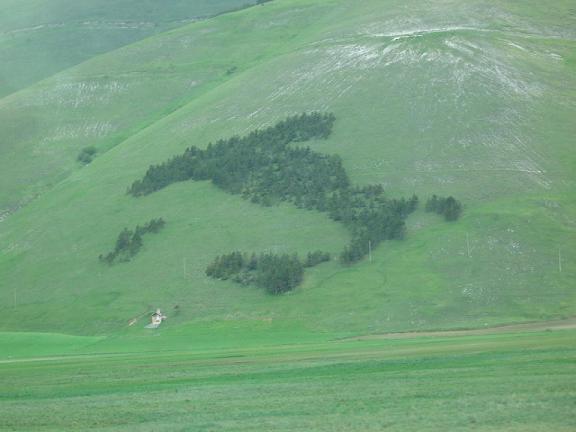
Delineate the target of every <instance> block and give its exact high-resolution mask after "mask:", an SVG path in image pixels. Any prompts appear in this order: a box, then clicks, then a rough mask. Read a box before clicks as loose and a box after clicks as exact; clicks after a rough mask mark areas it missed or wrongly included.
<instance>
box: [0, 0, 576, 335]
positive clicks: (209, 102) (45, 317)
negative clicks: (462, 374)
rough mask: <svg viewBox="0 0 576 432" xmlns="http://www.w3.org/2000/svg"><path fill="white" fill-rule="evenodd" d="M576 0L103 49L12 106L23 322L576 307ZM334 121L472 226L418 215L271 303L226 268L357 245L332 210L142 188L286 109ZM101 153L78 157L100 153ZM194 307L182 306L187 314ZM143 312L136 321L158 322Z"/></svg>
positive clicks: (449, 314) (362, 322)
mask: <svg viewBox="0 0 576 432" xmlns="http://www.w3.org/2000/svg"><path fill="white" fill-rule="evenodd" d="M570 7H571V6H570V2H569V1H558V2H555V3H554V5H546V7H544V6H541V5H540V3H539V2H536V1H529V2H523V3H522V5H519V4H518V5H517V4H510V2H505V1H499V0H492V1H489V0H482V1H480V0H479V1H472V0H470V1H465V2H462V1H456V0H454V1H432V2H426V3H425V4H422V2H419V1H411V2H408V3H407V2H406V1H393V0H387V1H386V7H382V0H366V1H363V2H351V1H345V0H330V1H317V0H284V1H275V2H271V3H268V4H266V5H265V6H263V7H257V8H251V9H247V10H244V11H241V12H237V13H233V14H229V15H225V16H220V17H218V18H215V19H211V20H209V21H205V22H201V23H195V24H192V25H189V26H186V27H183V28H181V29H178V30H175V31H172V32H169V33H166V34H163V35H159V36H156V37H154V38H150V39H147V40H144V41H142V42H139V43H137V44H135V45H131V46H129V47H126V48H123V49H121V50H119V51H116V52H113V53H109V54H106V55H103V56H99V57H97V58H95V59H93V60H91V61H90V62H87V63H84V64H82V65H80V66H78V67H76V68H74V69H71V70H68V71H66V73H63V74H61V75H57V76H55V77H53V78H51V79H49V80H46V81H44V82H42V83H40V84H38V85H36V86H33V87H30V88H29V89H26V90H24V91H22V92H19V93H17V94H14V95H12V96H10V97H8V98H4V99H3V100H1V101H0V117H2V118H5V119H6V118H8V119H11V121H10V123H9V124H10V125H11V126H12V127H11V128H8V129H7V131H4V132H3V133H4V134H5V136H4V140H5V142H6V143H7V144H6V145H3V146H2V149H1V150H0V151H2V157H1V159H0V168H1V170H0V175H1V176H2V177H1V181H2V186H3V187H2V192H1V195H0V202H3V203H4V204H3V205H4V208H6V209H8V208H11V207H17V206H18V203H21V202H25V201H29V200H30V198H32V197H33V196H36V195H39V196H38V197H37V198H36V199H35V200H32V201H31V202H30V203H29V204H28V205H27V206H25V207H24V208H22V209H20V210H19V211H17V212H16V213H13V214H12V215H10V216H8V217H6V218H5V220H4V221H3V222H2V223H0V273H1V274H2V279H1V281H0V284H1V285H0V301H1V302H2V304H4V305H5V310H4V313H3V316H2V319H1V321H0V328H1V329H3V330H35V331H39V330H41V331H46V330H51V331H55V330H58V331H62V332H68V333H86V334H104V333H113V332H117V331H120V330H123V329H124V328H125V327H126V325H127V322H128V320H130V319H131V318H135V317H138V316H141V315H142V314H145V313H146V312H147V311H148V310H150V308H152V307H162V308H163V309H164V310H165V311H166V312H167V313H168V315H169V321H168V323H167V324H166V325H167V326H173V327H178V326H179V325H183V324H184V323H192V324H187V325H192V326H194V325H199V323H205V322H221V321H224V322H232V323H240V324H239V325H242V323H245V322H248V323H259V322H270V321H271V322H278V323H279V324H281V325H284V324H286V325H296V326H302V327H303V328H305V329H315V330H324V331H327V330H328V331H333V332H343V333H348V332H377V331H389V330H406V329H414V328H419V329H422V328H439V327H471V326H481V325H486V324H495V323H502V322H513V321H525V320H539V319H546V318H551V317H562V316H571V315H574V314H575V312H576V296H575V294H574V291H573V289H572V281H573V280H574V278H575V277H576V268H575V263H576V251H575V250H574V247H573V245H574V244H576V243H575V241H576V224H575V220H576V201H575V199H574V198H575V195H574V192H573V191H574V186H575V178H574V174H573V173H574V168H575V162H576V158H575V156H574V155H573V151H572V148H573V136H574V134H575V132H576V126H575V125H574V122H573V121H571V119H573V118H574V117H575V115H576V104H575V103H574V101H575V97H576V79H575V78H574V77H575V76H576V74H575V72H576V57H574V48H575V45H576V32H575V31H574V28H576V27H575V26H574V23H575V15H574V12H573V10H571V9H570ZM310 110H320V111H331V112H334V113H335V114H336V117H337V121H336V125H335V131H334V133H333V135H332V137H331V138H330V139H329V140H327V141H322V142H314V143H312V144H311V145H312V146H313V148H314V149H315V150H317V151H322V152H326V153H331V154H332V153H337V154H339V155H340V156H342V158H343V160H344V165H345V168H346V169H347V170H348V172H349V173H350V175H351V178H352V181H353V182H354V183H356V184H370V183H380V184H382V185H384V187H385V188H386V189H387V191H388V192H389V194H390V195H392V196H401V195H407V194H412V193H414V192H415V193H417V194H418V195H420V196H421V197H422V198H426V197H427V196H428V195H430V194H432V193H438V194H442V195H448V194H453V195H455V196H457V197H458V198H459V199H461V200H462V201H463V202H464V203H465V213H464V216H463V218H462V220H461V221H459V222H456V223H451V224H448V223H445V222H443V221H442V220H440V218H438V217H436V216H432V215H430V214H426V213H424V212H422V211H420V212H417V213H416V214H415V215H413V216H411V217H410V219H409V229H408V236H407V239H406V240H405V241H401V242H400V241H399V242H387V243H385V244H383V245H382V246H380V247H379V248H378V249H377V250H376V251H375V252H374V254H373V259H372V261H369V260H365V261H363V262H362V263H360V264H358V265H355V266H352V267H342V266H341V265H340V264H338V263H336V262H331V263H328V264H324V265H321V266H319V267H318V268H315V269H313V270H311V271H309V272H308V273H307V274H306V279H305V282H304V284H303V286H302V287H301V288H299V289H298V290H297V291H295V292H294V293H292V294H290V295H285V296H282V297H271V296H268V295H266V294H264V293H262V292H260V291H259V290H257V289H255V288H251V287H239V286H237V285H234V284H232V283H228V282H215V281H213V280H210V279H207V278H206V277H205V276H204V272H203V270H204V268H205V266H206V264H207V263H209V262H210V261H211V260H212V259H213V258H214V256H215V255H218V254H221V253H225V252H229V251H231V250H235V249H238V250H243V251H256V252H258V251H266V250H272V251H279V252H299V253H301V254H303V253H306V252H308V251H310V250H316V249H322V250H327V251H329V252H333V253H337V252H338V251H340V250H341V249H342V247H343V246H344V244H345V243H346V242H347V240H348V234H347V233H346V231H345V230H344V229H343V228H342V227H341V226H340V225H338V224H336V223H334V222H331V221H330V220H328V218H327V217H326V216H325V215H323V214H320V213H316V212H311V211H305V210H299V209H297V208H294V207H291V206H288V205H286V206H280V207H270V208H263V207H259V206H257V205H254V204H251V203H249V202H246V201H243V200H242V199H241V198H239V197H236V196H231V195H227V194H225V193H224V192H222V191H220V190H218V189H217V188H216V187H214V186H213V185H211V184H209V183H202V182H198V183H194V182H184V183H179V184H175V185H172V186H170V187H168V188H166V189H165V190H162V191H160V192H157V193H155V194H152V195H150V196H147V197H143V198H133V197H130V196H128V195H126V188H127V187H128V186H129V185H130V184H131V183H132V182H133V181H134V180H136V179H138V178H139V177H141V176H142V174H143V173H144V172H145V171H146V169H147V167H148V166H149V165H150V164H151V163H158V162H161V161H163V160H165V159H167V158H169V157H170V156H172V155H174V154H176V153H180V152H182V151H183V149H184V148H186V147H187V146H189V145H191V144H193V145H196V146H199V147H203V146H206V145H207V144H208V142H209V141H210V140H214V139H217V138H225V137H228V136H230V135H233V134H240V133H245V132H246V131H249V130H251V129H254V128H256V127H261V126H264V125H269V124H272V123H273V122H274V121H276V120H278V119H281V118H284V117H286V116H287V115H291V114H294V113H299V112H302V111H310ZM89 144H95V145H96V147H97V148H98V149H99V153H98V156H97V158H96V159H95V160H94V162H92V163H91V164H90V165H88V166H86V167H83V168H80V167H79V166H78V164H77V162H76V161H75V157H76V154H77V153H78V151H79V150H80V149H81V148H82V147H84V146H86V145H89ZM156 217H163V218H164V219H165V220H166V222H167V225H166V228H165V229H164V230H163V231H162V232H161V233H160V234H158V235H155V236H151V237H149V238H148V237H147V238H146V240H145V247H144V250H143V252H142V253H140V255H138V256H137V257H136V258H135V259H134V260H133V261H132V262H130V263H127V264H122V265H117V266H113V267H107V266H105V265H103V264H102V263H100V262H98V259H97V257H98V255H99V254H100V253H105V252H107V251H108V250H109V249H110V248H111V247H112V246H113V243H114V241H115V238H116V236H117V234H118V233H119V232H120V230H121V229H122V228H124V227H134V226H135V225H136V224H138V223H140V224H142V223H144V222H146V221H148V220H150V219H151V218H156ZM176 305H177V306H178V307H177V308H175V306H176ZM141 324H142V321H140V322H139V324H138V326H139V327H141Z"/></svg>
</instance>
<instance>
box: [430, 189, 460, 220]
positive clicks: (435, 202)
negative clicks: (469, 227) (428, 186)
mask: <svg viewBox="0 0 576 432" xmlns="http://www.w3.org/2000/svg"><path fill="white" fill-rule="evenodd" d="M426 211H427V212H434V213H437V214H439V215H442V216H444V219H446V220H447V221H455V220H456V219H458V218H459V217H460V215H461V214H462V203H461V202H460V201H458V200H457V199H455V198H454V197H451V196H449V197H448V198H444V197H438V196H436V195H432V197H431V198H430V199H429V200H428V201H426Z"/></svg>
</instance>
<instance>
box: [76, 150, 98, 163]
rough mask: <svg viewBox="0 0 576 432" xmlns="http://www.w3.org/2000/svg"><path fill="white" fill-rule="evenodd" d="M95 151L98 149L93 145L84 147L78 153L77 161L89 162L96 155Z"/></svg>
mask: <svg viewBox="0 0 576 432" xmlns="http://www.w3.org/2000/svg"><path fill="white" fill-rule="evenodd" d="M97 152H98V150H97V149H96V147H94V146H89V147H84V148H83V149H82V151H81V152H80V153H79V154H78V157H77V158H76V159H77V160H78V162H81V163H83V164H89V163H90V162H92V160H93V159H94V157H96V153H97Z"/></svg>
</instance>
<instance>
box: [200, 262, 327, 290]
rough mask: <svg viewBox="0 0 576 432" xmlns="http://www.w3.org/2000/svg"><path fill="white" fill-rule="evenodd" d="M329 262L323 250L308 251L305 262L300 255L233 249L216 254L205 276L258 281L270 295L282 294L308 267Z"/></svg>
mask: <svg viewBox="0 0 576 432" xmlns="http://www.w3.org/2000/svg"><path fill="white" fill-rule="evenodd" d="M326 261H330V254H328V253H326V252H322V251H315V252H309V253H308V255H307V256H306V260H305V261H304V262H302V261H301V260H300V259H299V258H298V256H297V255H287V254H284V255H276V254H272V253H265V254H260V255H256V254H251V255H248V254H246V253H241V252H231V253H229V254H225V255H221V256H219V257H216V259H215V260H214V261H213V262H212V263H210V265H209V266H208V267H207V268H206V275H207V276H210V277H211V278H214V279H220V280H228V279H231V280H233V281H234V282H237V283H239V284H242V285H249V284H255V285H258V286H260V287H262V288H264V289H265V290H266V291H267V292H268V293H269V294H283V293H285V292H288V291H291V290H293V289H294V288H296V287H297V286H298V285H299V284H300V283H301V282H302V278H303V276H304V268H305V267H314V266H316V265H318V264H321V263H323V262H326Z"/></svg>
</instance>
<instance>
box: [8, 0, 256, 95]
mask: <svg viewBox="0 0 576 432" xmlns="http://www.w3.org/2000/svg"><path fill="white" fill-rule="evenodd" d="M250 3H251V2H250V0H245V1H244V0H192V1H184V0H167V1H164V2H162V4H161V5H160V4H159V3H158V2H156V1H150V0H144V1H134V0H116V1H111V0H105V1H102V0H82V1H70V0H2V1H0V10H2V14H1V15H0V58H1V59H2V62H0V98H2V97H4V96H6V95H8V94H10V93H13V92H16V91H18V90H21V89H23V88H25V87H27V86H29V85H31V84H33V83H35V82H37V81H40V80H42V79H44V78H47V77H50V76H51V75H53V74H55V73H57V72H60V71H62V70H65V69H67V68H69V67H71V66H74V65H77V64H79V63H82V62H83V61H86V60H88V59H90V58H91V57H93V56H96V55H99V54H103V53H105V52H108V51H111V50H114V49H116V48H119V47H121V46H124V45H128V44H130V43H133V42H135V41H137V40H140V39H143V38H145V37H149V36H151V35H154V34H158V33H161V32H163V31H166V30H168V29H171V28H175V27H178V26H182V25H184V24H186V23H188V22H190V21H194V20H197V19H201V18H206V17H208V16H212V15H215V14H217V13H221V12H223V11H226V10H230V9H236V8H238V7H241V6H244V5H247V4H250Z"/></svg>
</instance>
